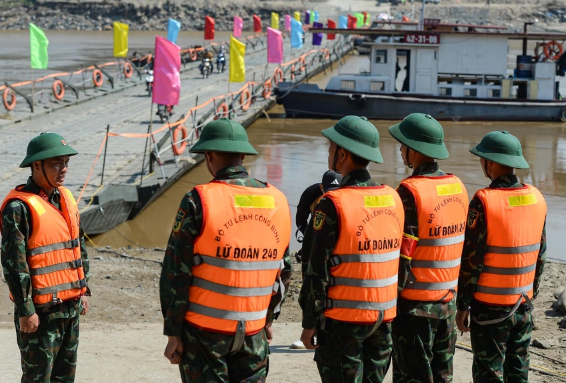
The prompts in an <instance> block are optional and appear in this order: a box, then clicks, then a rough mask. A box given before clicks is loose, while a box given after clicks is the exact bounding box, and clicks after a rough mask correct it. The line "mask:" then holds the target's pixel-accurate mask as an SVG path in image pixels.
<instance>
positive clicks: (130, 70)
mask: <svg viewBox="0 0 566 383" xmlns="http://www.w3.org/2000/svg"><path fill="white" fill-rule="evenodd" d="M123 70H124V77H126V78H130V77H132V75H133V74H134V68H132V64H130V63H129V62H125V63H124V68H123Z"/></svg>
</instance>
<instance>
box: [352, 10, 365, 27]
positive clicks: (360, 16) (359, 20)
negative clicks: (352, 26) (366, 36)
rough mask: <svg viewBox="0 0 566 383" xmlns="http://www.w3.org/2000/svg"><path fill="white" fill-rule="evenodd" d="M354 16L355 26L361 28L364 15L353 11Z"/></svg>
mask: <svg viewBox="0 0 566 383" xmlns="http://www.w3.org/2000/svg"><path fill="white" fill-rule="evenodd" d="M354 17H355V18H356V28H361V27H363V26H364V15H363V14H361V13H357V12H356V13H354Z"/></svg>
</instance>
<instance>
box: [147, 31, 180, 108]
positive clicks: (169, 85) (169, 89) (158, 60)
mask: <svg viewBox="0 0 566 383" xmlns="http://www.w3.org/2000/svg"><path fill="white" fill-rule="evenodd" d="M180 49H181V48H180V47H178V46H177V45H175V44H173V43H172V42H171V41H169V40H167V39H166V38H165V37H161V36H155V59H154V63H153V97H152V102H153V103H154V104H160V105H179V96H180V93H181V77H180V75H179V72H180V71H181V55H180V53H179V50H180Z"/></svg>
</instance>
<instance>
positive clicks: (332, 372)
mask: <svg viewBox="0 0 566 383" xmlns="http://www.w3.org/2000/svg"><path fill="white" fill-rule="evenodd" d="M372 329H373V325H356V324H353V323H347V322H341V321H335V320H332V319H330V318H327V319H326V324H325V335H324V338H325V340H324V342H323V343H322V344H321V346H320V347H319V348H317V349H316V351H315V354H314V360H315V361H316V364H317V366H318V372H319V373H320V377H321V378H322V382H323V383H381V382H383V380H384V379H385V374H387V370H388V369H389V363H390V360H391V348H392V346H393V343H392V341H391V323H382V324H381V325H380V326H379V327H378V328H377V330H376V331H375V332H374V333H373V334H371V335H369V334H370V332H371V330H372Z"/></svg>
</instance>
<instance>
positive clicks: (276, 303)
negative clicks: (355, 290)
mask: <svg viewBox="0 0 566 383" xmlns="http://www.w3.org/2000/svg"><path fill="white" fill-rule="evenodd" d="M190 152H191V153H203V154H204V157H205V161H206V166H207V168H208V171H209V172H210V174H211V175H212V176H213V177H214V179H213V181H212V182H210V183H208V184H204V185H198V186H196V187H195V188H194V189H193V190H191V191H190V192H189V193H187V195H185V197H184V198H183V200H182V201H181V205H180V207H179V210H178V211H177V215H176V218H175V222H174V224H173V230H172V233H171V237H170V239H169V244H168V246H167V251H166V253H165V258H164V260H163V270H162V273H161V280H160V290H159V291H160V297H161V308H162V312H163V317H164V319H165V323H164V334H165V335H167V336H168V343H167V346H166V348H165V356H166V357H167V358H168V359H169V361H170V362H171V363H172V364H180V366H179V367H180V372H181V377H182V380H183V382H185V383H188V382H191V383H200V382H202V383H206V382H226V383H228V382H265V378H266V376H267V370H268V355H269V346H268V343H270V342H271V339H272V338H273V330H272V328H271V324H272V322H273V319H276V318H277V316H278V313H279V311H280V306H281V304H282V302H283V299H284V292H285V291H287V287H288V286H289V281H290V279H291V263H290V259H289V241H290V238H291V213H290V210H289V205H288V204H287V199H286V198H285V196H284V195H283V193H282V192H280V191H279V190H277V189H276V188H275V187H273V186H272V185H269V184H266V183H264V182H261V181H258V180H256V179H253V178H251V177H250V176H249V175H248V173H247V170H246V168H245V167H244V166H243V165H242V163H243V161H244V158H245V155H246V154H250V155H256V154H258V153H257V151H256V150H255V149H254V148H253V146H252V145H251V144H250V143H249V142H248V136H247V133H246V130H245V129H244V127H243V126H242V125H240V124H239V123H237V122H235V121H230V120H228V119H219V120H216V121H213V122H211V123H209V124H208V125H206V126H205V128H204V129H203V131H202V133H201V136H200V138H199V141H198V142H197V143H196V144H195V145H194V146H193V147H192V148H191V150H190Z"/></svg>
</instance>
